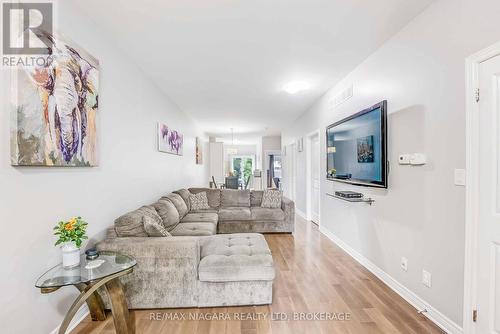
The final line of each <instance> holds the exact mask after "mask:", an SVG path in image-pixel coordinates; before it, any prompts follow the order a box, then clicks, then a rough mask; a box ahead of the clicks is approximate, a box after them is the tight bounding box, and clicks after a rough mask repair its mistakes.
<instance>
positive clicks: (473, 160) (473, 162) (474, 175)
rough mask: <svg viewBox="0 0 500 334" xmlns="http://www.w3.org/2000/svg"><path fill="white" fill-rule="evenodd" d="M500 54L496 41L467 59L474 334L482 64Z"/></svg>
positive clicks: (467, 276)
mask: <svg viewBox="0 0 500 334" xmlns="http://www.w3.org/2000/svg"><path fill="white" fill-rule="evenodd" d="M498 55H500V43H496V44H494V45H492V46H490V47H488V48H486V49H484V50H482V51H479V52H478V53H476V54H474V55H472V56H470V57H468V58H467V59H466V76H467V77H466V91H465V92H466V94H465V96H466V113H465V118H466V131H465V133H466V134H465V138H466V154H465V156H466V158H465V161H466V180H467V182H466V186H465V263H464V310H463V311H464V313H463V317H464V333H467V334H473V333H475V332H476V326H475V324H474V322H473V321H472V310H473V309H475V307H476V302H477V301H476V282H477V280H476V272H477V267H476V255H477V245H476V243H477V225H478V219H479V202H478V200H479V104H478V103H476V100H475V91H476V89H478V88H479V64H480V63H482V62H484V61H486V60H488V59H491V58H493V57H495V56H498Z"/></svg>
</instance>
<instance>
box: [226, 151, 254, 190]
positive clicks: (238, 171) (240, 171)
mask: <svg viewBox="0 0 500 334" xmlns="http://www.w3.org/2000/svg"><path fill="white" fill-rule="evenodd" d="M254 167H255V165H254V157H252V156H232V157H231V172H232V173H233V175H234V176H236V177H237V178H238V181H239V184H240V185H241V186H242V188H246V186H247V185H248V182H249V180H250V176H251V175H252V174H253V170H254Z"/></svg>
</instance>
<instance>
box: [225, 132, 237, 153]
mask: <svg viewBox="0 0 500 334" xmlns="http://www.w3.org/2000/svg"><path fill="white" fill-rule="evenodd" d="M231 146H232V147H229V148H228V149H227V154H228V155H235V154H238V149H237V148H236V147H234V129H233V128H231Z"/></svg>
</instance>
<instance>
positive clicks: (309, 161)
mask: <svg viewBox="0 0 500 334" xmlns="http://www.w3.org/2000/svg"><path fill="white" fill-rule="evenodd" d="M315 136H318V145H319V156H320V157H319V161H318V175H319V197H318V199H319V200H320V201H319V203H318V221H317V222H316V223H317V224H318V227H320V226H321V131H320V129H317V130H314V131H312V132H310V133H308V134H307V135H306V136H305V137H306V144H305V149H306V218H307V220H312V205H311V200H312V191H311V188H312V181H311V179H312V166H311V165H312V159H311V156H312V154H311V152H312V148H311V147H312V138H313V137H315Z"/></svg>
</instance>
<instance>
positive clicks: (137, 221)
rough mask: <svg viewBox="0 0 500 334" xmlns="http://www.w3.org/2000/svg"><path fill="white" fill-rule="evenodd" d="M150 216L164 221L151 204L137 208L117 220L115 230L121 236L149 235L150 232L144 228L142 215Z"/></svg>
mask: <svg viewBox="0 0 500 334" xmlns="http://www.w3.org/2000/svg"><path fill="white" fill-rule="evenodd" d="M143 216H149V217H151V218H153V219H155V220H156V221H158V222H159V223H161V222H162V220H161V217H160V216H159V215H158V213H157V212H156V210H155V208H154V207H152V206H149V205H145V206H142V207H140V208H139V209H137V210H134V211H131V212H129V213H126V214H124V215H122V216H120V217H119V218H117V219H116V220H115V232H116V235H117V236H118V237H120V238H123V237H147V236H148V234H147V233H146V230H144V224H143V223H142V217H143Z"/></svg>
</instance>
